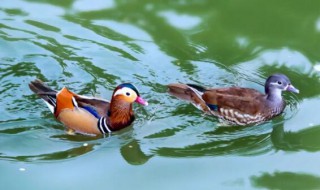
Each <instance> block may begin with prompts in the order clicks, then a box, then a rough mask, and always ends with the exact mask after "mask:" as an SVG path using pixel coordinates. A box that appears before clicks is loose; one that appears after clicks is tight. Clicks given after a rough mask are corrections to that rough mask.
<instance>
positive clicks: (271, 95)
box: [266, 88, 283, 105]
mask: <svg viewBox="0 0 320 190" xmlns="http://www.w3.org/2000/svg"><path fill="white" fill-rule="evenodd" d="M266 95H267V100H269V101H270V102H271V103H272V104H276V105H281V104H282V103H283V99H282V91H281V90H280V89H277V88H271V89H266Z"/></svg>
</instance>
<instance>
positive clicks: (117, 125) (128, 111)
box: [108, 99, 134, 131]
mask: <svg viewBox="0 0 320 190" xmlns="http://www.w3.org/2000/svg"><path fill="white" fill-rule="evenodd" d="M133 120H134V114H133V109H132V104H130V103H128V102H125V101H123V100H118V99H113V100H111V103H110V109H109V111H108V125H109V126H110V128H111V129H112V130H114V131H116V130H120V129H122V128H125V127H127V126H128V125H130V124H131V123H132V122H133Z"/></svg>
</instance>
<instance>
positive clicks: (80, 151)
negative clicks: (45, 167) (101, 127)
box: [0, 144, 97, 162]
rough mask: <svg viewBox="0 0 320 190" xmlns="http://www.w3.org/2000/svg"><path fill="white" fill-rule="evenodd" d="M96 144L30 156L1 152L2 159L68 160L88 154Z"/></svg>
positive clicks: (22, 160)
mask: <svg viewBox="0 0 320 190" xmlns="http://www.w3.org/2000/svg"><path fill="white" fill-rule="evenodd" d="M96 145H97V144H90V145H87V146H80V147H76V148H71V149H69V150H65V151H58V152H53V153H48V154H39V155H29V156H7V155H5V154H2V153H0V159H7V160H12V161H21V162H36V161H57V160H66V159H70V158H74V157H79V156H81V155H84V154H87V153H89V152H91V151H93V150H94V147H95V146H96Z"/></svg>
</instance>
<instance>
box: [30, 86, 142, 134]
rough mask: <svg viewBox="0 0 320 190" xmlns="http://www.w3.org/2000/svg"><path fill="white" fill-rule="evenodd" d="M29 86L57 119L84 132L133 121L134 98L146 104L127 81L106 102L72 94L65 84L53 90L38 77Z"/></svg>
mask: <svg viewBox="0 0 320 190" xmlns="http://www.w3.org/2000/svg"><path fill="white" fill-rule="evenodd" d="M29 87H30V89H31V90H32V91H33V92H34V93H35V94H37V95H38V96H40V97H41V98H42V99H43V100H44V101H45V103H46V104H47V106H48V107H49V109H50V110H51V112H52V113H53V114H54V116H55V117H56V119H57V120H58V121H60V122H62V123H63V124H64V125H65V126H66V127H67V128H69V129H71V130H73V131H76V132H80V133H85V134H105V133H111V132H112V131H117V130H120V129H123V128H125V127H127V126H129V125H130V124H131V123H132V122H133V121H134V118H135V117H134V113H133V109H132V107H133V106H132V104H133V103H134V102H137V103H138V104H142V105H144V106H146V105H148V102H147V101H145V100H144V99H142V98H141V97H140V94H139V92H138V90H137V89H136V87H135V86H133V85H132V84H130V83H124V84H121V85H119V86H118V87H117V88H116V89H115V90H114V92H113V95H112V99H111V101H110V102H109V101H107V100H103V99H98V98H94V97H87V96H82V95H78V94H75V93H73V92H71V91H69V90H68V89H67V88H66V87H64V88H62V90H60V91H59V92H57V91H55V90H52V89H51V88H50V87H48V86H47V85H46V84H44V83H43V82H42V81H40V80H34V81H32V82H31V83H30V84H29Z"/></svg>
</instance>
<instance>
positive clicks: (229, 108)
mask: <svg viewBox="0 0 320 190" xmlns="http://www.w3.org/2000/svg"><path fill="white" fill-rule="evenodd" d="M168 88H169V93H170V94H171V95H173V96H176V97H178V98H180V99H183V100H187V101H189V102H191V103H192V104H193V105H195V106H196V107H198V108H200V109H201V110H203V111H204V112H206V113H208V114H211V115H214V116H216V117H218V118H221V119H223V120H226V121H228V122H229V123H230V124H234V125H248V124H258V123H261V122H263V121H266V120H269V119H271V118H273V117H275V116H277V115H279V114H281V113H282V112H283V110H284V108H285V106H286V104H285V101H284V100H283V98H282V95H281V94H282V91H290V92H294V93H299V90H298V89H296V88H295V87H294V86H293V85H292V84H291V82H290V80H289V79H288V77H287V76H285V75H283V74H274V75H271V76H270V77H269V78H268V79H267V80H266V83H265V94H262V93H260V92H258V91H257V90H254V89H250V88H240V87H229V88H215V89H214V88H204V87H201V86H198V85H192V84H169V85H168Z"/></svg>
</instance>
